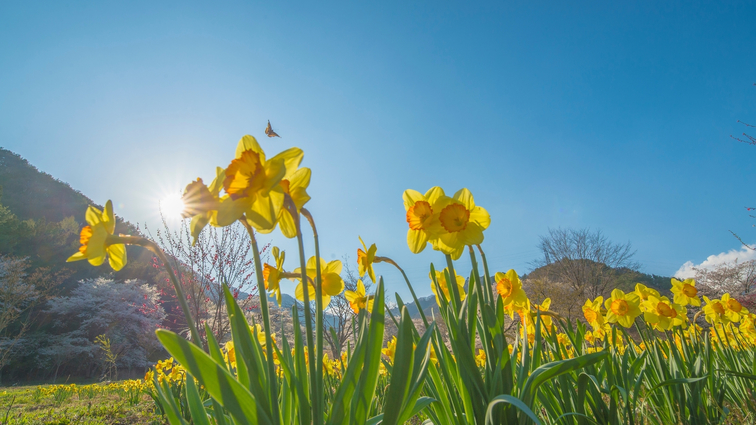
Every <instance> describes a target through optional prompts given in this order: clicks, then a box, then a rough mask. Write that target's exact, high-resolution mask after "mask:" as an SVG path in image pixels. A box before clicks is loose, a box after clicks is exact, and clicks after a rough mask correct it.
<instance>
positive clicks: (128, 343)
mask: <svg viewBox="0 0 756 425" xmlns="http://www.w3.org/2000/svg"><path fill="white" fill-rule="evenodd" d="M48 305H49V310H48V312H49V313H50V314H51V315H52V316H54V317H55V319H56V320H55V322H54V325H55V327H56V328H58V329H60V330H62V332H61V333H60V334H59V335H57V336H56V337H55V338H53V339H52V343H51V344H49V345H48V346H47V347H44V348H43V349H41V350H40V354H42V355H43V356H45V357H47V358H49V359H50V360H52V361H53V363H54V364H55V366H56V375H57V369H59V368H60V367H61V366H63V365H65V364H66V363H70V362H71V361H73V360H76V364H75V365H73V366H72V369H78V370H84V371H87V372H90V373H91V369H92V365H93V364H94V362H95V360H96V358H95V356H96V353H97V352H99V351H100V348H99V344H97V343H96V342H95V341H96V339H97V337H98V336H101V335H105V336H106V337H107V338H109V339H110V341H111V349H112V352H113V353H114V354H115V355H116V356H117V358H118V366H119V367H121V368H124V367H125V368H129V369H133V368H143V367H147V366H149V362H148V357H149V355H150V354H151V353H153V352H155V351H157V350H160V349H161V346H160V344H159V342H158V340H157V338H156V337H155V330H156V329H157V328H158V327H160V324H161V323H162V321H163V319H164V318H165V312H164V311H163V307H162V306H161V305H160V303H159V297H158V292H157V290H156V288H155V287H153V286H151V285H148V284H146V283H145V282H143V281H139V280H127V281H124V282H122V283H121V282H115V281H113V280H112V279H104V278H97V279H89V280H85V281H82V282H80V284H79V286H78V287H77V288H76V289H74V290H73V291H72V292H71V294H70V296H66V297H59V298H56V299H55V300H53V301H51V302H49V303H48Z"/></svg>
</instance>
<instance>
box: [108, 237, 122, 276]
mask: <svg viewBox="0 0 756 425" xmlns="http://www.w3.org/2000/svg"><path fill="white" fill-rule="evenodd" d="M106 250H107V252H108V262H109V263H110V267H112V268H113V270H115V271H118V270H121V269H122V268H123V267H124V266H125V265H126V245H124V244H122V243H119V244H114V245H110V246H108V247H107V248H106Z"/></svg>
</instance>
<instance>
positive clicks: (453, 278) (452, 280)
mask: <svg viewBox="0 0 756 425" xmlns="http://www.w3.org/2000/svg"><path fill="white" fill-rule="evenodd" d="M446 267H447V268H448V269H449V281H448V282H446V285H447V286H449V288H447V289H448V290H449V293H450V294H452V299H453V300H454V302H453V304H452V305H454V314H455V315H457V314H459V309H460V307H461V306H462V298H461V297H460V295H459V288H457V274H456V272H455V271H454V263H453V262H452V258H451V255H449V254H446Z"/></svg>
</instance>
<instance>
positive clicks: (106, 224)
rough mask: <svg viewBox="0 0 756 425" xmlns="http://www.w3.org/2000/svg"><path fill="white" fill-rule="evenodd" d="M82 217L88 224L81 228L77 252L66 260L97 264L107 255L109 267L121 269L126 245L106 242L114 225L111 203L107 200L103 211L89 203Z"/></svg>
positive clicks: (124, 262) (102, 261)
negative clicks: (79, 244)
mask: <svg viewBox="0 0 756 425" xmlns="http://www.w3.org/2000/svg"><path fill="white" fill-rule="evenodd" d="M84 217H85V219H86V220H87V223H88V224H89V225H88V226H84V227H83V228H82V229H81V234H80V236H79V241H80V242H81V246H80V247H79V252H77V253H76V254H74V255H72V256H70V257H68V259H67V260H66V262H70V261H79V260H87V261H89V264H91V265H93V266H99V265H101V264H102V263H104V262H105V257H108V263H110V267H112V268H113V270H115V271H118V270H121V269H122V268H123V266H125V265H126V245H124V244H120V243H119V244H110V243H108V237H109V236H110V235H112V234H113V232H114V231H115V225H116V221H115V214H113V203H112V202H111V201H109V200H108V202H106V203H105V210H104V211H100V210H98V209H97V208H95V207H93V206H91V205H90V206H89V207H88V208H87V213H86V214H85V216H84Z"/></svg>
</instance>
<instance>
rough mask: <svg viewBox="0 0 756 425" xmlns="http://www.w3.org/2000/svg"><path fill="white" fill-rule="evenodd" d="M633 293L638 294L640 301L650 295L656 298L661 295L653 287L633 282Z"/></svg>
mask: <svg viewBox="0 0 756 425" xmlns="http://www.w3.org/2000/svg"><path fill="white" fill-rule="evenodd" d="M635 293H636V294H638V297H640V299H641V301H646V300H647V299H648V297H649V296H650V295H653V296H655V297H656V298H659V297H660V296H661V295H659V291H657V290H656V289H653V288H649V287H648V286H646V285H644V284H642V283H636V284H635Z"/></svg>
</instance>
